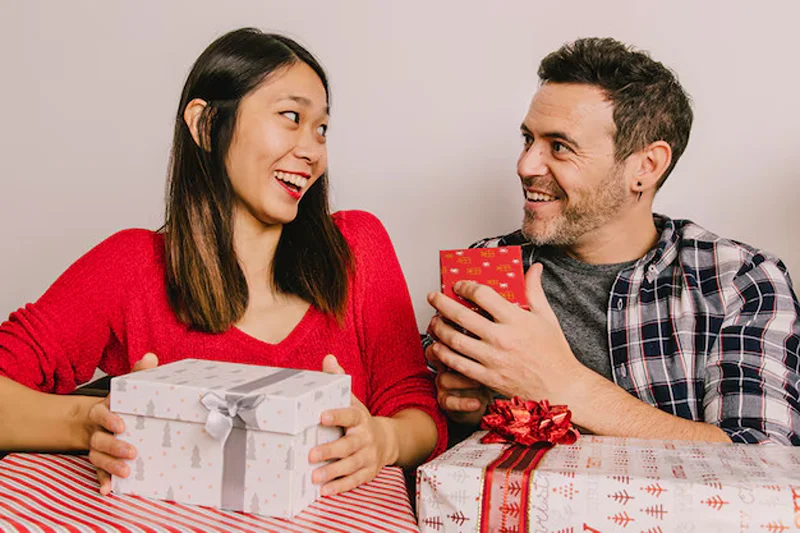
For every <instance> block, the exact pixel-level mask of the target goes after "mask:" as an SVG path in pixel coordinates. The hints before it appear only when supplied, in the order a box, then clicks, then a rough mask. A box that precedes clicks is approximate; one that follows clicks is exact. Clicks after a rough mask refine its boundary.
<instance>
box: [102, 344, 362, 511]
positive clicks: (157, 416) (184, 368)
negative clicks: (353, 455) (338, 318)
mask: <svg viewBox="0 0 800 533" xmlns="http://www.w3.org/2000/svg"><path fill="white" fill-rule="evenodd" d="M110 401H111V410H112V411H114V412H115V413H117V414H119V415H120V416H121V417H122V419H123V420H124V421H125V432H124V433H123V434H122V435H121V436H120V438H121V439H122V440H124V441H126V442H129V443H131V444H133V445H134V446H135V447H136V449H137V457H136V458H135V459H132V460H129V461H127V463H128V466H129V467H130V474H129V476H128V477H127V478H120V477H116V476H115V477H114V478H113V484H112V487H113V490H114V492H116V493H118V494H133V495H140V496H147V497H150V498H157V499H162V500H170V501H177V502H183V503H191V504H196V505H205V506H210V507H218V508H222V509H229V510H234V511H245V512H250V513H255V514H259V515H264V516H276V517H292V516H294V515H295V514H297V513H298V512H300V511H301V510H303V508H305V507H306V506H307V505H308V504H310V503H311V502H313V501H314V500H315V499H316V498H317V497H318V496H319V486H318V485H314V484H313V483H312V482H311V472H312V470H313V469H314V468H316V467H318V466H320V465H311V464H310V463H309V462H308V453H309V451H310V450H311V448H312V447H314V446H316V445H317V444H322V443H325V442H330V441H332V440H335V439H337V438H339V437H340V436H341V429H340V428H329V427H324V426H321V425H320V424H319V419H320V414H321V413H322V412H323V411H325V410H328V409H336V408H342V407H348V406H349V405H350V376H347V375H341V374H325V373H322V372H312V371H306V370H293V369H281V368H271V367H264V366H254V365H242V364H234V363H222V362H216V361H205V360H199V359H185V360H182V361H178V362H175V363H171V364H167V365H163V366H160V367H157V368H153V369H150V370H144V371H141V372H136V373H133V374H128V375H125V376H120V377H115V378H113V379H112V380H111V397H110Z"/></svg>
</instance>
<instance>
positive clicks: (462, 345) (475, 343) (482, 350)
mask: <svg viewBox="0 0 800 533" xmlns="http://www.w3.org/2000/svg"><path fill="white" fill-rule="evenodd" d="M431 327H432V328H433V331H435V332H436V336H437V337H439V338H440V339H441V342H437V343H436V344H434V345H433V346H432V348H433V353H434V355H436V357H437V358H438V359H439V360H440V361H441V362H442V363H444V364H445V365H447V363H446V362H445V361H444V360H443V359H442V358H441V357H439V351H438V350H440V349H441V348H442V345H443V344H444V345H447V346H448V347H449V348H450V349H451V350H453V351H456V352H458V353H463V354H464V355H468V356H470V357H471V358H473V359H477V360H480V361H484V360H485V358H486V349H487V346H486V344H484V342H483V341H481V340H480V339H474V338H472V337H470V336H469V335H465V334H464V333H461V332H459V331H456V329H455V328H453V327H452V326H450V325H449V324H447V323H445V321H444V320H441V319H437V320H435V321H434V323H433V324H431ZM448 366H449V365H448Z"/></svg>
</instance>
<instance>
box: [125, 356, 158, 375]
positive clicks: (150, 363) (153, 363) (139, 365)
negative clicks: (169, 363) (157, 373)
mask: <svg viewBox="0 0 800 533" xmlns="http://www.w3.org/2000/svg"><path fill="white" fill-rule="evenodd" d="M157 366H158V356H157V355H156V354H154V353H146V354H144V357H142V358H141V359H139V360H138V361H137V362H136V364H134V365H133V368H132V369H131V372H138V371H139V370H147V369H149V368H155V367H157Z"/></svg>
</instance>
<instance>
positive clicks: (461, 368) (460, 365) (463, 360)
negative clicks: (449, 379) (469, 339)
mask: <svg viewBox="0 0 800 533" xmlns="http://www.w3.org/2000/svg"><path fill="white" fill-rule="evenodd" d="M437 346H438V348H437V349H436V350H437V355H438V357H439V359H440V360H441V361H442V363H444V364H445V365H446V366H447V367H448V368H450V369H451V370H453V371H455V372H457V373H459V374H462V375H463V376H466V377H467V378H469V379H472V380H474V381H477V382H478V383H483V384H484V385H485V386H486V387H489V388H490V389H496V388H497V385H496V384H495V383H491V382H490V381H489V379H488V378H489V371H488V369H487V368H486V367H485V366H483V365H482V364H481V363H479V362H477V361H474V360H472V359H470V358H469V357H464V356H463V355H461V354H458V353H456V352H454V351H453V350H451V349H450V348H448V347H447V346H445V345H444V344H442V343H438V344H437Z"/></svg>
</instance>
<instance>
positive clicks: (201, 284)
mask: <svg viewBox="0 0 800 533" xmlns="http://www.w3.org/2000/svg"><path fill="white" fill-rule="evenodd" d="M298 62H302V63H305V64H307V65H308V66H309V67H311V68H312V69H313V70H314V72H316V73H317V75H318V76H319V78H320V80H321V81H322V85H323V86H324V87H325V94H326V97H327V98H328V100H329V101H330V97H329V96H327V95H328V80H327V77H326V76H325V71H324V70H323V69H322V67H321V66H320V64H319V63H318V62H317V60H316V59H315V58H314V57H313V56H312V55H311V54H310V53H309V52H308V51H307V50H306V49H305V48H303V47H302V46H300V45H299V44H298V43H296V42H295V41H293V40H291V39H289V38H287V37H284V36H282V35H275V34H264V33H262V32H260V31H259V30H256V29H252V28H244V29H240V30H236V31H232V32H230V33H227V34H225V35H223V36H222V37H220V38H219V39H217V40H216V41H214V42H213V43H211V45H209V47H208V48H206V49H205V51H204V52H203V53H202V54H200V57H199V58H198V59H197V61H196V62H195V64H194V66H193V67H192V70H191V72H190V73H189V77H188V78H187V80H186V85H185V86H184V88H183V93H182V94H181V101H180V104H179V105H178V112H177V115H176V117H175V137H174V140H173V145H172V154H171V157H170V173H169V186H168V198H167V210H166V219H165V224H164V234H165V242H166V266H167V269H166V270H167V272H166V276H167V279H166V283H167V296H168V298H169V302H170V305H171V306H172V309H173V310H174V311H175V313H176V315H177V316H178V318H179V319H180V320H181V321H183V322H185V323H186V324H188V325H190V326H192V327H194V328H196V329H199V330H201V331H207V332H222V331H225V330H227V329H228V328H230V327H231V326H232V325H233V324H234V323H235V322H236V321H237V320H239V319H240V318H241V317H242V315H243V314H244V312H245V310H246V309H247V302H248V288H247V281H246V279H245V276H244V273H243V271H242V269H241V267H240V265H239V262H238V259H237V256H236V252H235V250H234V245H233V202H234V192H233V189H232V186H231V183H230V179H229V177H228V173H227V171H226V168H225V160H226V155H227V153H228V148H229V147H230V144H231V139H232V138H233V132H234V129H235V126H236V116H237V110H238V108H239V104H240V102H241V101H242V98H243V97H244V96H246V95H247V94H248V93H250V92H251V91H253V90H254V89H256V88H257V87H258V86H259V85H260V84H261V83H263V82H264V81H265V80H267V79H268V78H269V77H270V76H271V75H272V74H274V73H276V72H279V71H281V70H283V69H285V68H288V67H290V66H291V65H293V64H295V63H298ZM195 98H200V99H202V100H205V101H206V102H207V105H206V107H205V109H204V110H203V112H202V115H201V117H200V121H199V127H198V131H199V132H200V134H199V137H200V145H201V146H202V148H201V147H200V146H198V144H197V143H196V142H195V141H194V139H193V137H192V134H191V131H190V130H189V127H188V126H187V125H186V122H185V121H184V118H183V114H184V110H185V109H186V106H187V105H188V104H189V102H191V101H192V100H193V99H195ZM352 266H353V258H352V254H351V252H350V248H349V247H348V246H347V242H346V241H345V240H344V237H342V234H341V233H340V232H339V230H338V228H337V227H336V225H335V224H334V223H333V220H332V219H331V216H330V208H329V205H328V180H327V175H326V174H324V175H323V176H321V177H320V178H319V179H318V180H317V181H316V183H314V185H313V186H312V187H311V188H310V189H309V190H308V191H307V192H306V194H305V195H304V196H303V199H302V200H301V202H300V204H299V206H298V212H297V217H296V218H295V219H294V220H293V221H292V222H290V223H289V224H286V225H284V227H283V231H282V233H281V237H280V240H279V242H278V247H277V250H276V252H275V258H274V261H273V265H272V282H273V284H274V286H275V287H276V289H277V290H278V291H280V292H282V293H285V294H294V295H297V296H299V297H300V298H303V299H304V300H306V301H308V302H311V304H313V305H314V306H316V307H317V308H318V309H320V310H321V311H323V312H325V313H327V314H330V315H333V316H335V317H336V318H337V319H338V320H339V321H341V320H342V319H343V317H344V314H345V309H346V306H347V296H348V283H349V277H350V274H351V272H352Z"/></svg>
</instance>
